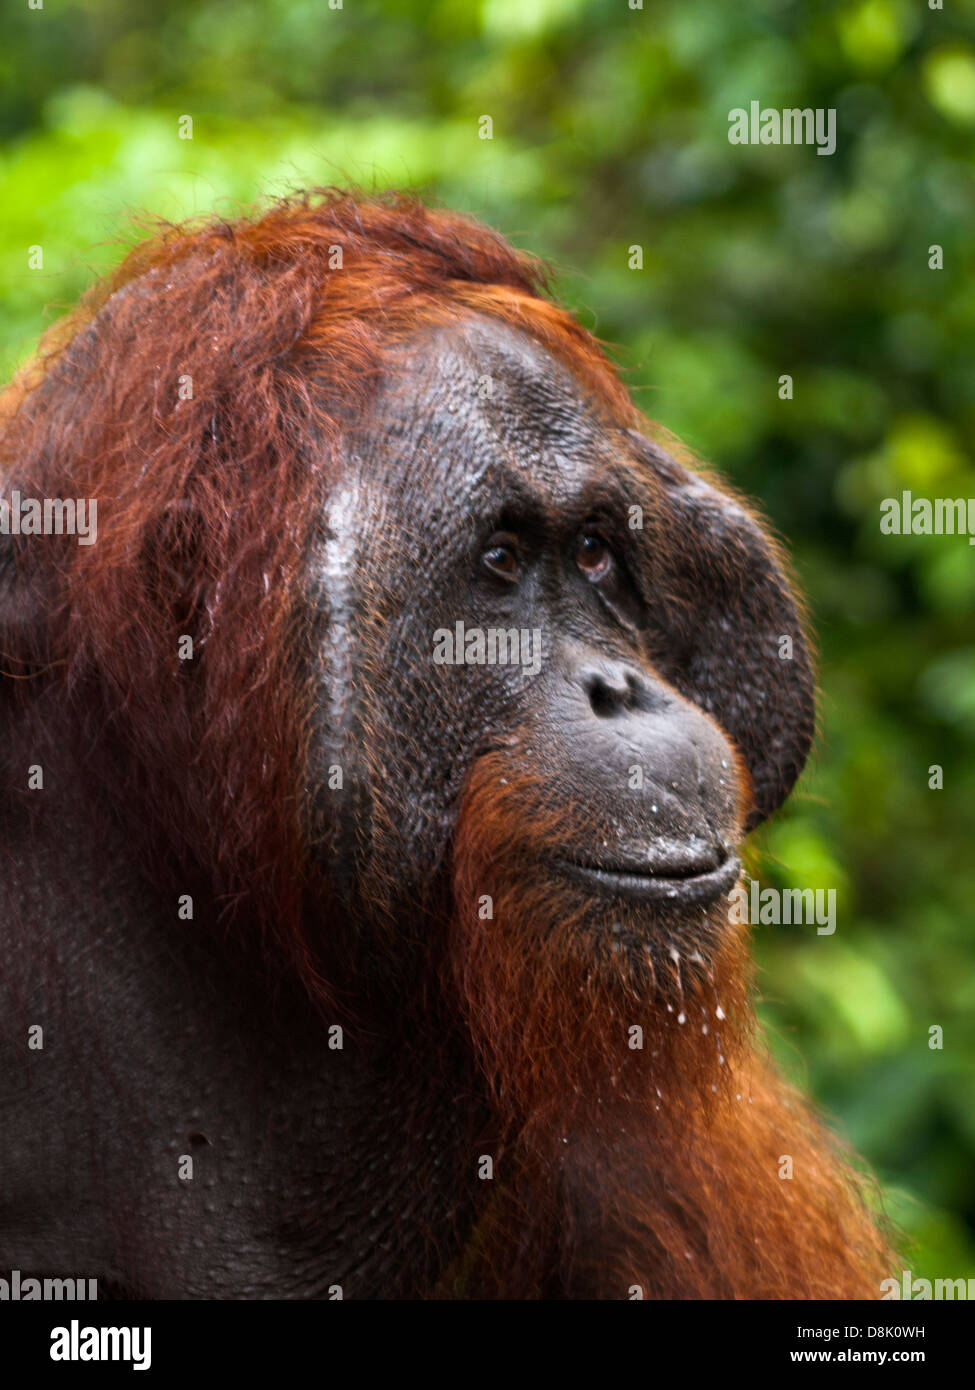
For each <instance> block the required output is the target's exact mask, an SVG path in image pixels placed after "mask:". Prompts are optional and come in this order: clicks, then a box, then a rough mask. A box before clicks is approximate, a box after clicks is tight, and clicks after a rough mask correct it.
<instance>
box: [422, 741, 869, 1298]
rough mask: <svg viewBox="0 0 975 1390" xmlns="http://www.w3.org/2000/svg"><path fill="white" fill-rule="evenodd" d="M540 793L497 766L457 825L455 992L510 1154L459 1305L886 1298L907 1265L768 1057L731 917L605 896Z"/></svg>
mask: <svg viewBox="0 0 975 1390" xmlns="http://www.w3.org/2000/svg"><path fill="white" fill-rule="evenodd" d="M499 769H500V771H499ZM539 791H540V788H539V786H538V784H537V782H536V783H533V782H532V781H531V780H530V779H527V778H524V777H518V776H512V774H511V771H510V768H508V769H505V768H504V766H503V763H502V761H501V758H500V756H499V755H492V756H491V757H489V758H485V759H483V760H482V761H481V763H480V764H479V765H478V767H477V768H476V770H475V773H474V776H473V778H472V781H471V783H470V785H469V788H468V793H467V796H466V797H465V801H464V805H463V808H462V813H461V817H460V823H459V828H458V839H457V852H456V856H455V880H454V898H455V915H454V920H453V926H452V934H451V943H450V951H449V967H448V969H449V974H450V977H451V982H450V988H451V990H452V993H453V995H454V997H455V998H457V999H459V1001H460V1007H461V1010H462V1013H463V1016H464V1019H465V1023H466V1027H467V1029H468V1031H469V1034H470V1037H471V1039H472V1042H473V1047H474V1051H475V1054H476V1056H477V1059H478V1062H479V1065H480V1067H481V1069H482V1071H483V1074H484V1077H485V1078H486V1080H487V1083H488V1086H489V1089H490V1094H491V1096H492V1099H493V1105H494V1108H495V1112H496V1115H497V1118H498V1123H499V1130H500V1142H499V1144H498V1147H497V1150H496V1153H495V1160H496V1167H495V1173H494V1178H493V1181H494V1182H495V1184H496V1187H495V1188H494V1191H493V1196H492V1197H491V1199H490V1200H489V1201H488V1204H487V1207H486V1210H485V1214H484V1216H483V1218H482V1219H481V1221H480V1223H479V1225H478V1228H477V1231H476V1233H475V1236H474V1239H473V1240H472V1241H471V1242H470V1245H469V1247H468V1250H467V1251H466V1253H465V1257H464V1260H463V1261H462V1264H461V1266H460V1267H459V1268H458V1269H455V1270H454V1271H453V1272H452V1274H451V1276H450V1277H451V1279H453V1280H454V1281H455V1288H454V1290H453V1291H454V1292H461V1293H464V1292H466V1293H468V1294H470V1295H472V1296H497V1297H506V1298H520V1297H544V1296H552V1295H555V1296H559V1295H568V1296H576V1297H579V1296H581V1297H587V1296H593V1297H610V1298H613V1297H615V1298H627V1297H644V1298H857V1297H858V1298H878V1297H879V1296H880V1281H881V1280H882V1279H883V1278H885V1277H886V1276H887V1274H889V1272H890V1268H891V1263H892V1258H893V1257H892V1255H891V1253H890V1251H889V1249H888V1247H887V1245H886V1242H885V1240H884V1238H883V1236H882V1235H881V1234H880V1232H879V1230H878V1228H877V1226H876V1224H875V1222H874V1220H873V1219H872V1218H871V1216H870V1215H869V1214H868V1211H867V1209H866V1206H865V1203H864V1200H863V1196H864V1186H865V1184H864V1182H863V1180H862V1179H861V1177H860V1176H859V1175H858V1174H857V1173H855V1171H854V1170H853V1169H852V1168H851V1167H850V1166H849V1165H848V1163H847V1162H846V1161H845V1160H843V1159H841V1158H840V1157H839V1155H838V1153H837V1151H836V1145H835V1144H834V1143H833V1142H832V1141H831V1139H830V1138H829V1137H828V1136H827V1135H826V1134H825V1132H824V1131H823V1130H822V1128H821V1127H820V1125H819V1124H818V1122H817V1121H816V1119H815V1117H814V1116H813V1115H812V1113H811V1111H810V1110H809V1108H808V1107H807V1106H806V1104H805V1102H804V1101H803V1100H802V1099H801V1097H799V1096H798V1094H797V1093H795V1092H794V1091H792V1090H791V1088H789V1087H788V1086H787V1085H786V1084H785V1083H784V1082H782V1081H781V1080H780V1079H779V1078H778V1077H777V1076H776V1075H775V1073H774V1071H773V1070H772V1068H771V1067H770V1065H769V1063H768V1061H767V1058H766V1057H765V1055H764V1048H763V1047H762V1045H761V1042H760V1040H759V1039H758V1037H757V1035H756V1025H755V1019H754V1014H753V1011H752V1008H751V1004H750V1001H749V966H748V954H747V940H746V938H745V935H744V930H743V929H742V928H741V927H733V926H731V925H730V924H729V923H728V921H727V914H726V907H727V904H726V903H725V902H719V903H718V904H717V905H715V906H714V907H712V908H710V909H708V910H707V912H706V913H705V912H704V910H703V909H701V908H694V909H692V910H691V913H690V914H688V912H687V910H684V911H683V912H681V911H680V910H677V909H675V908H674V907H673V906H671V905H667V906H666V907H665V908H664V909H661V908H660V907H659V906H657V905H654V906H652V907H647V906H641V907H639V908H634V907H630V908H627V907H625V906H623V907H619V908H618V907H617V905H616V904H614V903H612V902H609V903H607V902H606V901H601V902H599V903H594V901H593V900H592V899H591V898H588V897H586V896H583V895H582V894H581V892H580V890H579V889H578V888H576V887H575V886H574V885H572V884H571V883H568V882H566V881H565V880H564V879H563V878H560V877H559V876H557V875H556V874H554V873H553V872H552V870H551V868H550V867H548V865H550V858H549V856H548V849H549V848H550V847H555V846H557V844H558V843H559V840H560V838H561V837H564V836H565V834H566V826H565V824H564V817H562V819H561V821H560V822H557V821H556V818H555V815H554V813H552V814H551V815H549V814H547V813H546V812H545V811H544V810H543V809H541V808H542V807H543V806H544V802H543V801H542V800H541V798H540V796H539ZM533 807H534V808H535V809H534V810H533V809H532V808H533ZM590 833H591V831H590ZM562 842H563V843H564V839H562ZM489 914H490V915H489ZM789 1160H791V1165H790V1163H789ZM789 1172H791V1176H785V1174H786V1173H789ZM553 1271H555V1272H554V1273H553Z"/></svg>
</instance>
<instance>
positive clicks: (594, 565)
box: [575, 528, 616, 584]
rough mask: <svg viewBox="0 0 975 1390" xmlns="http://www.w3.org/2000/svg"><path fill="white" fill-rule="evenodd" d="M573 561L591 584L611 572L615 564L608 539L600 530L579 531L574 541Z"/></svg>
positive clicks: (596, 582)
mask: <svg viewBox="0 0 975 1390" xmlns="http://www.w3.org/2000/svg"><path fill="white" fill-rule="evenodd" d="M575 562H576V564H577V565H578V566H579V569H580V570H581V571H582V573H583V574H584V575H585V576H586V578H587V579H588V580H589V581H590V583H592V584H598V583H599V581H600V580H601V579H605V578H606V577H607V576H608V575H610V574H612V572H613V570H614V568H615V566H616V557H615V556H614V555H613V552H612V549H611V548H610V544H609V541H607V539H606V537H605V536H604V535H603V534H602V532H601V531H594V530H592V529H591V528H587V529H586V530H585V531H580V532H579V535H578V536H577V537H576V543H575Z"/></svg>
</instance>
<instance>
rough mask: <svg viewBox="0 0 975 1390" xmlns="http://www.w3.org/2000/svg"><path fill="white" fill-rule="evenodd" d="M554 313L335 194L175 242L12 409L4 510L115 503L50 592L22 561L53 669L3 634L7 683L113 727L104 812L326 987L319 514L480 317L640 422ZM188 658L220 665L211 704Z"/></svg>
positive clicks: (137, 265) (124, 267)
mask: <svg viewBox="0 0 975 1390" xmlns="http://www.w3.org/2000/svg"><path fill="white" fill-rule="evenodd" d="M546 296H547V279H546V271H545V268H544V267H543V266H542V264H541V263H540V262H539V261H537V260H536V259H535V258H533V257H531V256H529V255H526V254H523V253H520V252H517V251H515V250H513V249H512V248H511V247H510V246H508V245H507V243H506V242H505V241H504V240H503V239H502V238H501V237H500V236H499V235H497V234H496V233H495V232H493V231H491V230H490V229H488V228H486V227H484V226H482V225H480V224H479V223H477V222H474V221H472V220H470V219H468V218H466V217H463V216H460V215H458V214H456V213H450V212H444V211H436V210H432V209H430V208H428V207H426V206H424V205H423V204H422V203H421V202H420V201H419V200H418V199H416V198H415V197H410V196H405V195H399V194H396V195H389V196H387V197H375V198H368V199H364V198H357V197H353V196H351V195H350V194H348V193H343V192H341V191H337V190H329V189H323V190H317V191H313V192H309V193H307V194H304V195H302V196H299V197H295V198H291V199H288V200H285V201H283V202H279V203H277V204H275V205H274V206H273V207H271V209H270V210H269V211H266V212H264V213H263V214H260V215H255V216H253V217H249V218H247V217H244V218H241V219H240V220H237V221H233V222H229V221H213V220H208V221H205V222H203V223H202V224H200V225H189V224H184V225H176V226H173V225H168V224H160V225H157V226H156V229H155V233H154V235H152V236H150V237H149V238H148V239H147V240H145V241H143V242H142V243H141V244H139V245H137V246H135V248H134V249H133V250H131V251H130V253H129V254H128V255H127V256H126V257H125V259H124V260H123V261H122V263H121V265H120V266H119V267H118V268H117V269H116V270H115V271H114V273H113V274H111V275H110V276H109V277H108V278H107V279H106V280H105V281H103V282H102V283H100V284H97V285H96V286H94V288H93V289H91V290H90V292H89V293H88V294H87V295H86V296H85V297H84V299H83V300H82V301H81V303H80V305H79V306H78V308H77V309H76V310H75V311H74V312H72V313H71V314H69V315H68V316H67V318H65V319H64V320H63V321H62V322H60V323H58V324H56V325H55V326H54V328H53V329H52V330H51V331H50V332H49V334H48V335H47V336H46V339H45V340H44V342H43V343H42V349H41V352H40V354H39V356H38V358H37V359H36V360H35V361H34V362H33V363H31V364H29V365H28V367H27V368H25V369H24V371H23V372H22V373H21V374H20V376H19V378H18V379H17V380H16V381H15V382H14V384H13V385H12V386H10V387H9V388H8V389H7V391H6V392H5V394H4V396H3V397H2V400H0V477H2V478H3V480H4V483H5V486H6V488H7V489H10V488H19V489H20V491H21V493H22V494H24V495H36V496H64V497H67V496H75V497H78V498H95V499H97V501H98V544H97V545H95V546H91V547H78V546H74V545H69V544H65V545H63V546H53V545H52V546H50V547H46V548H45V552H44V554H45V555H47V556H49V557H52V559H53V563H52V564H51V567H50V570H49V571H48V572H44V571H42V570H40V569H39V568H38V557H39V551H38V548H37V547H34V548H33V549H32V550H31V554H30V568H28V565H27V558H26V553H25V552H21V555H20V557H19V558H16V559H15V563H16V564H17V569H18V576H19V593H20V595H21V599H22V602H23V604H24V605H25V606H26V607H30V606H32V605H33V604H36V603H37V602H40V603H41V604H43V605H44V606H45V607H46V609H47V613H48V616H47V620H46V636H45V646H44V650H43V651H39V650H38V648H37V646H36V640H35V639H33V638H32V639H29V640H28V642H27V643H26V644H25V643H24V640H23V634H22V633H21V632H20V631H19V630H15V628H14V626H13V624H12V623H10V622H7V623H3V622H2V620H0V653H2V655H3V660H4V666H5V668H6V670H7V671H8V673H9V674H12V675H15V676H16V675H24V674H26V673H28V672H33V673H34V674H35V675H36V674H39V673H40V671H41V669H43V670H45V671H46V672H47V673H48V675H49V676H50V677H53V678H54V679H56V680H57V681H58V682H60V684H61V686H62V690H63V691H64V692H66V694H67V697H68V699H69V701H70V702H71V703H72V704H73V706H74V708H76V709H77V711H78V712H79V714H81V715H83V716H84V719H85V720H86V721H91V722H92V726H93V725H94V724H97V723H98V722H99V721H104V723H105V726H106V727H107V729H108V730H109V732H110V735H111V746H112V747H113V748H114V749H115V753H116V756H117V759H118V762H117V764H113V765H112V766H111V767H108V768H104V769H103V771H104V772H105V773H106V774H107V775H106V777H105V785H106V789H107V791H108V794H109V795H110V796H112V795H115V796H116V798H117V797H118V795H119V794H120V792H121V791H123V789H124V792H125V794H126V795H130V796H131V795H134V796H135V798H136V804H137V805H138V806H139V807H140V817H141V818H143V819H145V817H148V822H147V824H146V826H145V827H144V829H145V831H146V832H147V833H146V845H145V852H146V854H147V855H148V856H149V858H150V860H152V859H154V858H156V857H159V856H161V857H162V859H163V861H164V868H163V874H164V877H165V879H166V881H167V882H168V881H171V879H172V871H173V867H174V862H175V864H177V865H179V866H181V867H182V869H183V871H184V873H188V872H190V871H191V868H192V866H194V865H195V866H197V867H198V868H201V869H205V870H206V871H207V872H208V873H212V878H213V888H214V890H215V892H216V893H217V894H218V895H219V896H220V897H221V898H222V900H223V901H224V903H225V904H226V905H227V906H228V907H230V908H234V909H235V910H236V911H237V912H239V911H240V910H241V909H242V908H246V909H248V910H249V911H250V912H251V913H252V914H254V915H256V917H257V918H258V920H259V921H260V923H261V925H262V926H263V927H264V928H265V929H266V930H267V931H268V932H269V933H270V934H272V935H273V936H274V938H276V939H277V941H278V942H279V944H281V945H283V946H284V947H285V949H286V950H287V952H288V953H289V955H290V956H291V958H292V959H293V961H294V962H295V964H296V965H297V966H298V967H299V969H300V970H301V971H302V973H303V975H304V977H305V978H306V981H307V982H308V983H309V985H310V986H312V987H313V988H319V989H320V988H321V987H322V986H323V983H324V982H323V980H322V979H321V977H320V974H319V972H318V971H317V969H316V967H315V964H314V961H313V953H312V949H311V945H310V943H309V941H308V939H307V934H306V932H305V931H304V929H303V926H302V912H301V904H302V885H303V882H304V880H305V878H306V876H307V874H308V873H309V872H310V869H309V866H308V865H307V864H306V862H305V859H304V855H303V853H302V844H303V843H304V842H305V841H306V839H307V837H306V836H304V835H303V833H302V832H303V827H302V815H303V797H302V785H301V783H302V774H301V770H302V769H303V768H304V767H305V766H306V752H307V747H306V744H307V737H308V728H309V718H310V703H311V698H312V694H311V691H310V689H309V688H308V681H307V679H306V678H305V677H304V676H303V674H302V672H301V671H300V670H299V669H297V666H296V664H295V663H296V661H297V653H298V650H299V646H300V643H299V642H298V641H297V640H296V637H297V635H298V634H297V633H296V626H297V625H300V623H301V622H302V613H301V604H300V602H299V601H298V600H299V598H300V586H301V581H302V572H301V567H302V560H303V557H304V556H305V554H306V553H307V546H308V542H309V537H310V532H311V527H312V525H313V522H314V516H315V512H316V504H320V503H321V502H322V501H323V499H324V498H325V496H326V495H327V494H328V492H329V491H330V489H331V488H332V486H333V485H334V483H335V481H336V476H337V473H338V469H339V466H340V465H339V451H340V444H341V441H342V438H343V436H344V434H345V433H346V431H347V430H349V429H350V428H351V427H352V426H353V425H354V423H355V422H356V420H357V419H359V418H360V417H361V415H362V414H363V412H364V410H365V408H366V406H367V404H368V401H369V399H370V397H371V395H372V393H373V392H374V390H375V389H376V386H377V385H378V383H379V382H380V380H381V379H382V376H383V373H384V370H385V369H386V367H387V364H388V363H389V362H390V360H391V357H392V356H393V354H394V353H395V352H396V350H397V348H398V346H399V345H400V344H402V343H403V342H404V341H405V340H406V339H407V338H408V337H409V336H410V335H411V334H413V333H414V332H416V331H417V330H418V329H419V328H421V327H422V326H424V325H426V324H433V323H438V322H447V321H449V320H451V319H459V318H462V317H463V316H465V315H466V314H468V313H470V312H479V313H484V314H489V315H492V316H494V317H495V318H499V319H502V320H504V321H506V322H507V323H509V324H512V325H514V326H516V327H518V328H520V329H521V330H522V331H523V332H525V333H528V334H530V335H531V336H532V337H534V338H535V339H537V340H538V341H539V342H541V343H542V344H543V345H544V346H545V347H546V348H548V350H549V351H551V352H553V353H554V354H556V355H557V356H558V357H560V358H561V359H562V360H563V361H564V362H566V364H567V365H568V366H569V367H570V368H571V369H572V370H573V371H574V373H575V374H576V377H577V379H579V380H580V382H582V383H584V384H585V385H586V386H587V387H588V388H589V389H590V391H591V392H592V394H593V396H594V397H595V398H597V399H598V400H600V401H601V402H602V403H603V404H604V405H605V407H606V408H607V409H608V410H610V411H611V412H613V414H614V415H615V416H616V417H617V418H621V419H623V420H626V421H632V420H633V419H634V418H635V412H634V410H633V407H632V406H631V404H630V402H629V399H628V396H627V394H626V392H625V390H624V389H623V387H622V386H621V385H620V383H619V382H618V380H617V379H616V377H615V375H614V373H613V371H612V369H611V368H610V367H609V365H608V363H607V361H606V359H605V357H604V356H603V354H602V353H601V352H600V350H599V348H598V345H597V344H596V343H595V341H594V340H593V339H592V338H591V337H590V335H589V334H587V333H586V332H585V330H583V329H582V328H581V327H580V326H579V325H578V324H577V323H576V322H575V321H574V320H573V319H572V318H571V317H570V316H569V315H568V314H567V313H566V312H565V311H564V310H562V309H561V308H559V307H558V306H557V305H556V304H554V303H553V302H551V300H550V299H549V298H547V297H546ZM181 387H182V388H183V389H182V390H181ZM187 387H189V388H190V389H191V392H192V394H191V395H189V392H188V389H187ZM54 557H56V558H54ZM42 563H43V561H42ZM183 634H189V635H190V636H192V637H193V641H194V648H195V651H196V652H199V651H201V650H202V651H203V652H204V653H205V660H204V661H203V662H202V663H200V664H201V665H202V671H201V672H200V675H199V678H194V679H192V680H191V679H189V678H188V671H187V668H186V664H185V663H184V662H181V661H180V659H179V656H178V639H179V637H180V636H181V635H183ZM33 684H35V683H32V686H33ZM119 809H120V811H121V814H122V815H123V818H125V819H127V818H128V812H127V808H126V807H125V806H121V807H120V808H119Z"/></svg>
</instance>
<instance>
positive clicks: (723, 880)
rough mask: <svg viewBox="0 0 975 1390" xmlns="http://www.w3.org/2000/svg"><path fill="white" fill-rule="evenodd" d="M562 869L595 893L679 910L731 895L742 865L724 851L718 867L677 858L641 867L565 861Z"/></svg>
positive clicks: (698, 860) (703, 862)
mask: <svg viewBox="0 0 975 1390" xmlns="http://www.w3.org/2000/svg"><path fill="white" fill-rule="evenodd" d="M716 857H717V856H716ZM558 867H559V868H560V869H561V870H562V872H563V873H565V874H566V875H568V877H570V878H574V879H577V880H578V881H579V882H581V883H585V884H587V885H588V886H589V887H590V888H592V889H593V890H594V891H595V892H599V893H604V894H606V895H609V896H613V897H619V898H630V899H632V900H634V901H637V902H644V903H648V902H672V903H674V904H675V905H678V906H683V905H685V904H691V903H701V904H706V903H711V902H714V901H715V900H716V899H717V898H720V897H721V896H722V895H723V894H725V893H730V892H731V890H732V888H734V886H735V884H736V883H737V881H738V875H739V874H740V873H741V861H740V860H739V859H738V856H737V855H736V854H732V853H731V852H730V851H728V850H723V851H721V857H720V859H719V860H718V862H717V863H714V862H711V861H708V860H703V859H701V858H698V859H696V860H691V859H690V858H689V857H688V856H686V855H675V856H673V857H668V858H667V859H659V860H657V861H656V862H654V863H643V864H640V865H639V866H636V865H629V864H592V863H579V862H575V861H571V860H564V859H563V860H559V861H558Z"/></svg>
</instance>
